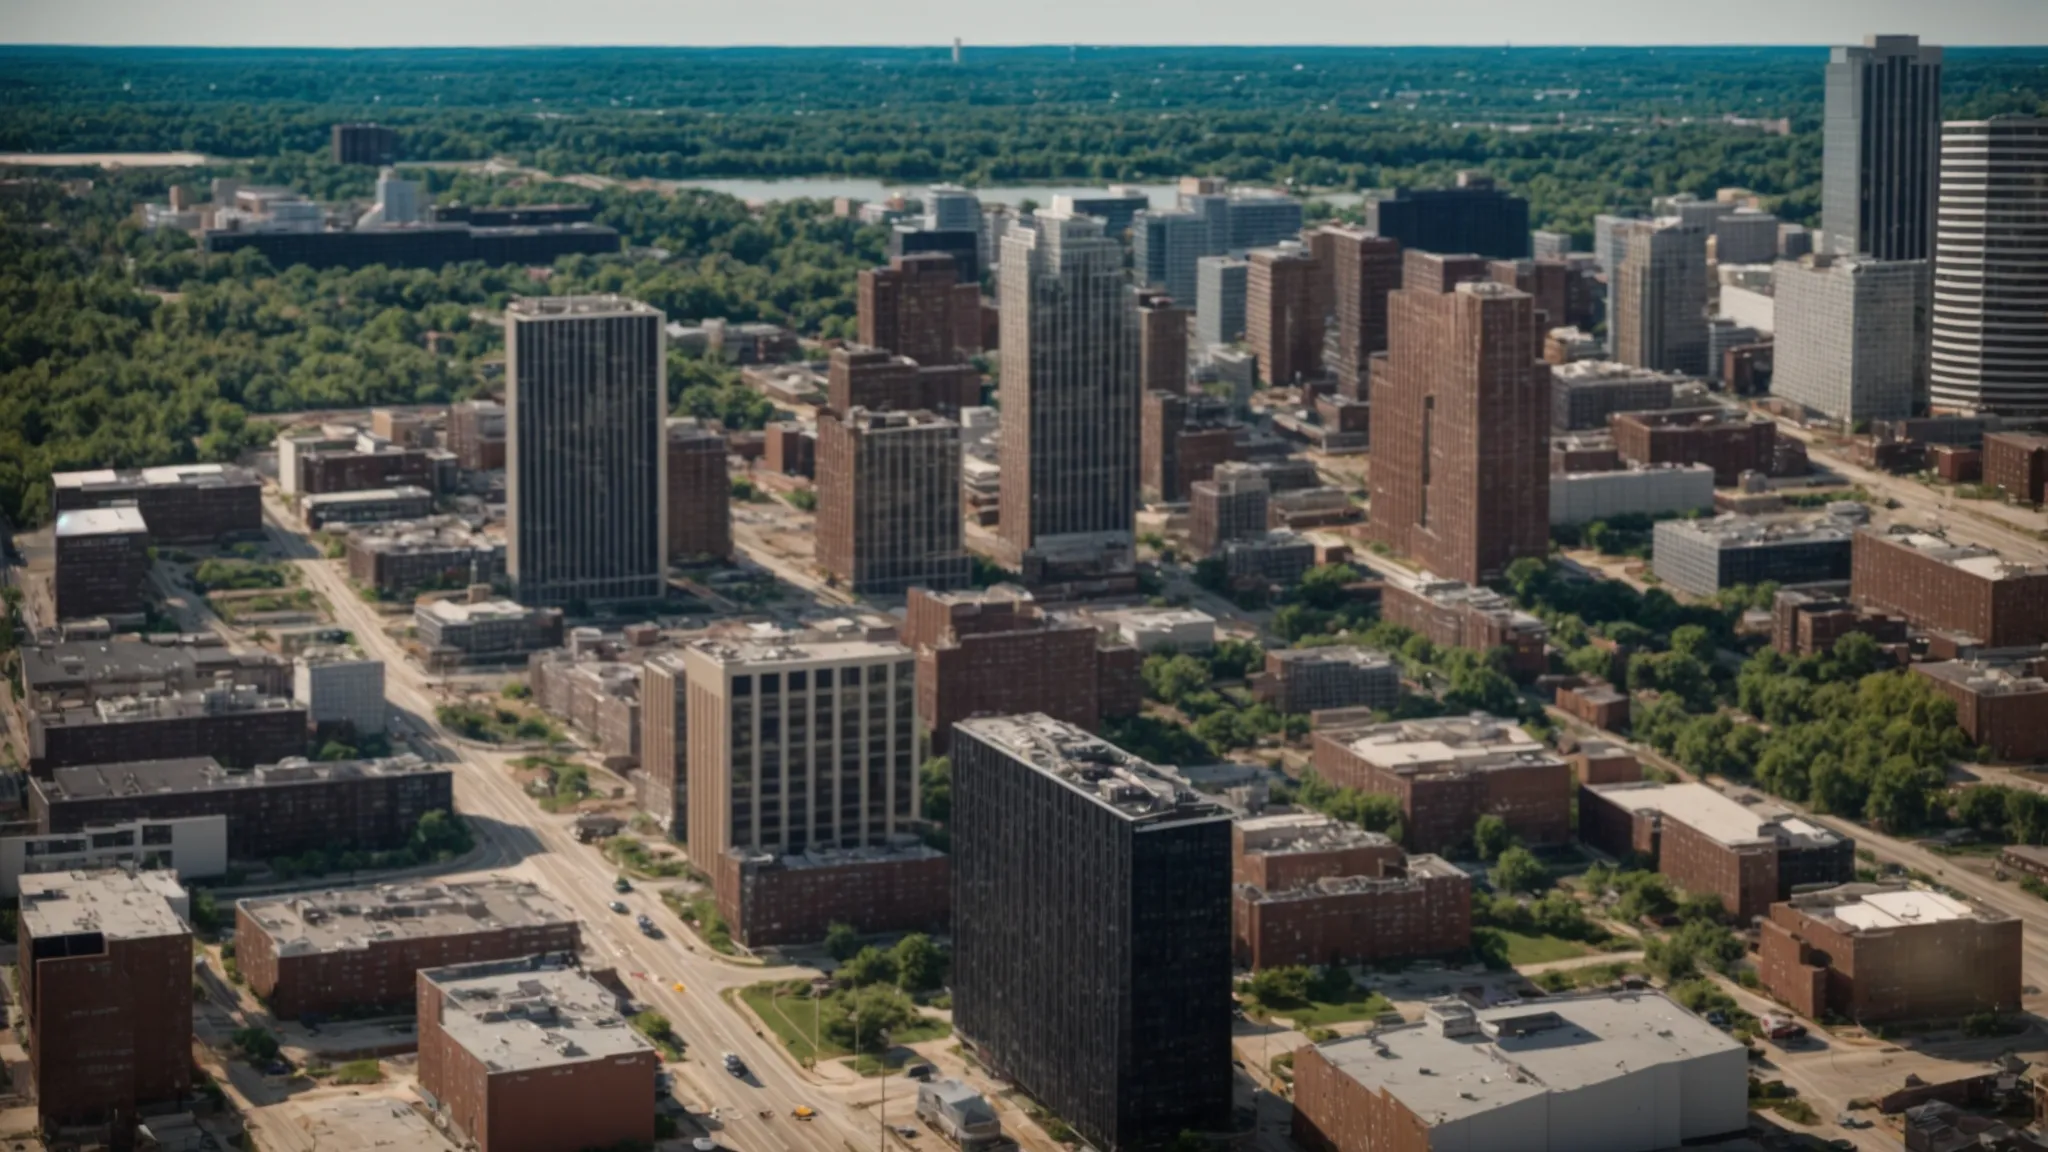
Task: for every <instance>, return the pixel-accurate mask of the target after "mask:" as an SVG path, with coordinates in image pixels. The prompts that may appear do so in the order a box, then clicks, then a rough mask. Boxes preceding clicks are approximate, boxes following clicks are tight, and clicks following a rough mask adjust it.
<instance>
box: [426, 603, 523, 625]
mask: <svg viewBox="0 0 2048 1152" xmlns="http://www.w3.org/2000/svg"><path fill="white" fill-rule="evenodd" d="M415 611H417V612H419V613H421V614H424V615H427V616H432V617H433V618H434V619H436V620H439V621H441V622H442V623H444V624H466V623H473V622H476V621H481V620H523V619H525V618H526V615H527V609H526V608H525V607H524V606H523V605H521V604H518V603H516V602H515V601H511V600H486V601H484V602H482V603H480V604H469V603H465V602H463V601H460V600H430V601H428V602H427V603H425V604H421V605H420V606H419V607H418V608H417V609H415Z"/></svg>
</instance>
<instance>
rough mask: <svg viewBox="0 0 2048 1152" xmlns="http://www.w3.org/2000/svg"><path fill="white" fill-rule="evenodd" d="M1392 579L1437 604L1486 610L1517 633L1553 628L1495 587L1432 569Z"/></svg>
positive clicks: (1398, 575) (1541, 632)
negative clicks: (1447, 577) (1438, 573)
mask: <svg viewBox="0 0 2048 1152" xmlns="http://www.w3.org/2000/svg"><path fill="white" fill-rule="evenodd" d="M1389 582H1390V583H1393V584H1397V585H1399V586H1400V587H1402V588H1404V589H1405V590H1407V591H1409V592H1412V593H1414V594H1415V595H1417V596H1420V597H1422V598H1423V599H1425V600H1429V601H1431V602H1433V603H1436V604H1441V605H1444V606H1446V607H1464V608H1469V609H1471V610H1472V611H1474V612H1484V613H1486V614H1487V615H1489V616H1493V617H1495V618H1496V619H1499V620H1501V621H1503V622H1505V623H1507V624H1510V625H1511V626H1512V627H1513V628H1514V630H1515V631H1517V632H1526V633H1535V634H1538V635H1541V634H1543V633H1546V632H1548V631H1549V627H1548V626H1547V625H1545V624H1544V623H1543V621H1542V620H1540V619H1538V618H1537V617H1535V616H1533V615H1531V614H1530V613H1527V612H1524V611H1522V610H1521V609H1520V608H1517V607H1515V602H1514V601H1513V600H1510V599H1508V598H1507V597H1506V596H1503V595H1501V594H1500V593H1498V592H1495V591H1494V590H1493V589H1491V588H1487V587H1484V586H1479V585H1472V584H1467V583H1465V582H1463V581H1461V580H1443V579H1439V578H1438V577H1437V576H1436V575H1435V574H1434V573H1430V572H1424V573H1422V574H1421V575H1420V576H1414V577H1410V576H1407V575H1405V574H1400V573H1396V574H1395V575H1394V576H1392V577H1390V579H1389Z"/></svg>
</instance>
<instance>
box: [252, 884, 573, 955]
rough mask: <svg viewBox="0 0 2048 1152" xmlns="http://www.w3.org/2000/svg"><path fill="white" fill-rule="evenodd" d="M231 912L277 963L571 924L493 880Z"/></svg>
mask: <svg viewBox="0 0 2048 1152" xmlns="http://www.w3.org/2000/svg"><path fill="white" fill-rule="evenodd" d="M236 907H238V908H239V909H240V910H241V911H242V912H243V913H244V914H245V915H247V916H248V917H249V918H250V919H252V920H254V921H255V922H256V923H257V924H258V925H259V926H260V927H262V929H263V930H264V931H265V932H266V933H268V934H269V935H270V937H271V939H272V940H274V941H276V942H277V954H278V955H279V956H306V955H310V954H313V953H320V952H346V951H359V950H362V949H366V948H369V947H370V946H371V945H373V944H381V943H385V942H388V941H393V940H420V939H428V938H432V937H439V936H465V935H469V934H471V933H475V932H496V931H499V930H502V929H506V928H537V927H541V926H544V925H549V924H572V923H575V921H576V917H575V916H574V915H573V914H572V913H571V912H570V911H569V910H568V909H567V908H566V907H564V906H562V905H561V904H558V903H556V902H555V900H554V899H553V898H552V897H550V896H548V895H547V894H546V893H544V892H542V891H541V890H540V889H539V888H538V887H536V886H535V885H533V884H530V883H527V882H526V881H521V880H506V879H498V878H493V879H489V880H481V881H477V882H475V883H470V884H380V885H378V886H376V887H374V888H352V889H346V890H340V891H328V892H308V893H303V894H301V895H296V896H279V897H272V898H266V899H256V900H242V901H238V902H237V904H236Z"/></svg>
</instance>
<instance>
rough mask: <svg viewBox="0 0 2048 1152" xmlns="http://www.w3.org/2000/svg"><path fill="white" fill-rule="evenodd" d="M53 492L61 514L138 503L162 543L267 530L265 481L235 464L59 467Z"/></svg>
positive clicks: (204, 541)
mask: <svg viewBox="0 0 2048 1152" xmlns="http://www.w3.org/2000/svg"><path fill="white" fill-rule="evenodd" d="M50 491H51V494H52V496H54V497H55V500H54V510H55V511H56V512H58V513H59V514H62V513H65V512H81V511H84V510H86V509H88V508H111V507H115V506H117V505H122V504H132V505H134V506H135V508H136V510H137V511H139V512H141V513H142V519H143V521H144V522H145V523H147V524H148V525H149V535H150V539H151V540H152V541H153V542H155V543H157V544H208V543H213V542H215V541H218V540H222V539H225V538H229V537H235V536H244V535H254V534H257V533H260V532H262V531H263V482H262V481H261V480H259V479H257V477H256V474H255V473H254V472H251V471H249V470H248V469H246V468H238V467H235V466H233V465H229V464H175V465H171V466H168V467H164V468H142V469H137V470H133V471H124V472H117V471H115V470H114V469H111V468H104V469H100V470H98V471H93V472H59V473H56V474H55V475H53V476H51V477H50Z"/></svg>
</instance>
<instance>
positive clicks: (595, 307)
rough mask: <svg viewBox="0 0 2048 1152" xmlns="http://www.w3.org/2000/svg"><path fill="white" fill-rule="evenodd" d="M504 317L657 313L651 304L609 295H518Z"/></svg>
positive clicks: (508, 305) (656, 314)
mask: <svg viewBox="0 0 2048 1152" xmlns="http://www.w3.org/2000/svg"><path fill="white" fill-rule="evenodd" d="M505 314H506V315H508V316H524V317H535V318H541V317H558V316H607V315H610V316H631V315H640V316H659V315H661V313H660V311H659V310H658V309H656V308H655V307H654V306H653V305H651V304H644V303H642V302H640V301H638V300H634V299H632V298H630V297H626V296H618V295H612V294H602V295H589V296H520V297H518V298H516V299H514V300H513V301H512V302H511V303H509V304H507V305H505Z"/></svg>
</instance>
